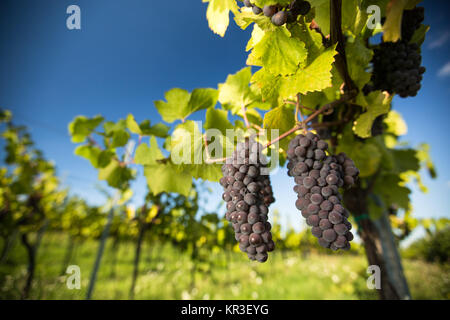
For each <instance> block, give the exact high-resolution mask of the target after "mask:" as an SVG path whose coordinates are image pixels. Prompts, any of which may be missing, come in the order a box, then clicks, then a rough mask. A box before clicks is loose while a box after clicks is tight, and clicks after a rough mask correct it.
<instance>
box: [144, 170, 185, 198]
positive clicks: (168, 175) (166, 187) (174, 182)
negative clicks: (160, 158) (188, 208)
mask: <svg viewBox="0 0 450 320" xmlns="http://www.w3.org/2000/svg"><path fill="white" fill-rule="evenodd" d="M144 175H145V177H146V179H147V184H148V187H149V189H150V190H151V192H152V193H153V194H155V195H157V194H160V193H161V192H175V193H178V194H180V195H183V196H186V197H187V196H189V193H190V191H191V188H192V175H191V174H190V173H189V172H187V171H181V172H180V171H179V169H178V168H177V166H176V165H174V164H172V163H171V162H167V163H164V164H163V163H161V164H154V165H147V166H144Z"/></svg>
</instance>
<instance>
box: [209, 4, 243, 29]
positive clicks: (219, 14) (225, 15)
mask: <svg viewBox="0 0 450 320" xmlns="http://www.w3.org/2000/svg"><path fill="white" fill-rule="evenodd" d="M202 2H209V4H208V9H207V10H206V18H207V19H208V25H209V28H210V29H211V30H212V31H213V32H214V33H216V34H218V35H220V36H221V37H223V36H225V32H226V31H227V28H228V24H229V23H230V17H229V15H230V11H232V12H234V13H237V12H238V9H239V7H238V6H237V3H236V1H235V0H202Z"/></svg>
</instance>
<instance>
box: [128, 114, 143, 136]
mask: <svg viewBox="0 0 450 320" xmlns="http://www.w3.org/2000/svg"><path fill="white" fill-rule="evenodd" d="M126 123H127V128H128V130H130V132H132V133H134V134H142V130H141V128H140V127H139V125H138V123H137V122H136V120H135V119H134V116H133V115H132V114H129V115H128V116H127V119H126Z"/></svg>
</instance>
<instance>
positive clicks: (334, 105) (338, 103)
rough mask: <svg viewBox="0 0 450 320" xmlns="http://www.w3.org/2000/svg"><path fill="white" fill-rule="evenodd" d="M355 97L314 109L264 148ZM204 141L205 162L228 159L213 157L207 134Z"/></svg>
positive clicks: (349, 96) (347, 96)
mask: <svg viewBox="0 0 450 320" xmlns="http://www.w3.org/2000/svg"><path fill="white" fill-rule="evenodd" d="M353 98H354V95H353V94H344V95H343V96H342V97H341V98H340V99H338V100H336V101H333V102H331V103H328V104H326V105H324V106H322V107H321V108H320V109H319V110H316V111H314V112H313V113H312V114H311V115H309V116H308V117H307V118H306V119H304V120H302V121H301V122H298V123H297V124H296V125H295V126H294V127H293V128H292V129H290V130H288V131H286V132H285V133H283V134H282V135H280V136H278V137H277V138H275V139H273V140H272V141H270V142H268V143H267V144H266V145H265V146H264V147H263V148H264V149H266V148H268V147H270V146H271V145H273V144H274V143H276V142H278V141H280V140H283V139H284V138H286V137H287V136H289V135H291V134H292V133H294V132H295V131H297V130H300V129H302V128H303V129H304V128H306V126H307V124H308V122H310V121H311V120H313V119H315V118H316V117H317V116H319V115H320V114H322V113H325V112H327V111H330V110H332V109H333V108H335V107H337V106H338V105H340V104H342V103H343V102H346V101H348V100H351V99H353ZM299 107H300V105H299ZM254 126H255V127H257V128H259V129H262V128H261V127H259V126H257V125H254ZM311 127H314V125H311ZM203 142H204V144H205V151H206V159H205V162H206V163H207V164H213V163H217V162H223V161H226V160H227V159H228V158H226V157H225V158H217V159H211V156H210V154H209V150H208V141H207V138H206V134H204V135H203Z"/></svg>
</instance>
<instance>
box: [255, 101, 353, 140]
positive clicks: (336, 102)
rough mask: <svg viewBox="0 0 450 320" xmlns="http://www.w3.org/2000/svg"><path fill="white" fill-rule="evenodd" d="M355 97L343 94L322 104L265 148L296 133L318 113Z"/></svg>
mask: <svg viewBox="0 0 450 320" xmlns="http://www.w3.org/2000/svg"><path fill="white" fill-rule="evenodd" d="M350 99H353V95H343V96H342V97H341V98H340V99H339V100H336V101H333V102H331V103H328V104H326V105H324V106H322V107H321V108H320V109H319V110H317V111H315V112H314V113H312V114H311V115H310V116H308V117H307V118H306V119H305V120H303V121H302V122H300V123H298V124H297V125H295V126H294V127H293V128H292V129H290V130H288V131H286V132H285V133H283V134H282V135H280V136H279V137H277V138H275V139H273V140H272V141H270V142H268V143H267V144H266V145H265V146H264V148H268V147H270V146H271V145H272V144H274V143H276V142H278V141H280V140H282V139H284V138H286V137H287V136H289V135H291V134H292V133H294V132H295V131H297V130H299V129H301V128H302V126H303V124H305V125H306V124H307V123H308V122H310V121H311V120H313V119H314V118H316V117H317V116H318V115H320V114H322V113H324V112H327V111H329V110H331V109H333V108H335V107H336V106H338V105H340V104H341V103H343V102H345V101H347V100H350Z"/></svg>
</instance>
